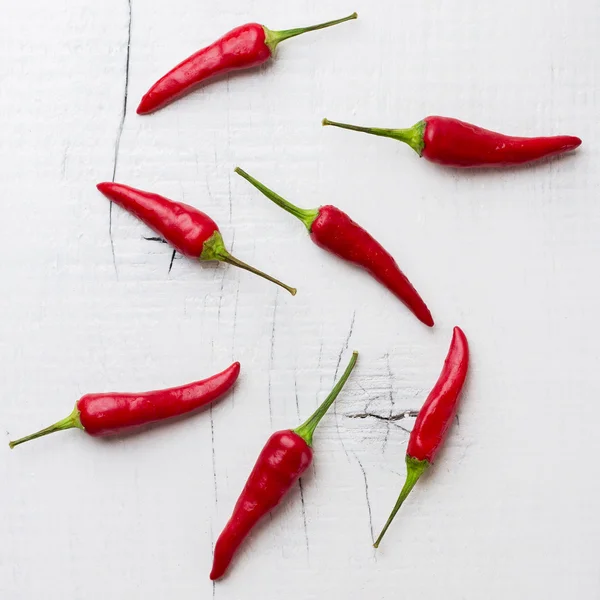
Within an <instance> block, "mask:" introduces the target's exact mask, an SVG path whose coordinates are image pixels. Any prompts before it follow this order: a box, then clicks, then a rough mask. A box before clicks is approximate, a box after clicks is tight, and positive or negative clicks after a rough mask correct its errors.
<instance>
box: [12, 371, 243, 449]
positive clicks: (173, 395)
mask: <svg viewBox="0 0 600 600" xmlns="http://www.w3.org/2000/svg"><path fill="white" fill-rule="evenodd" d="M239 374H240V363H239V362H235V363H233V364H232V365H231V366H230V367H228V368H227V369H225V370H224V371H222V372H221V373H217V374H216V375H213V376H212V377H209V378H207V379H203V380H201V381H194V382H192V383H188V384H186V385H182V386H178V387H173V388H168V389H164V390H155V391H152V392H141V393H138V394H131V393H128V394H121V393H114V392H109V393H102V394H86V395H85V396H82V397H81V398H80V399H79V400H78V401H77V403H76V404H75V409H74V410H73V412H72V413H71V414H70V415H69V416H68V417H66V418H65V419H63V420H62V421H58V422H57V423H55V424H54V425H51V426H50V427H46V429H42V430H41V431H38V432H37V433H34V434H32V435H28V436H26V437H24V438H21V439H19V440H16V441H14V442H10V447H11V448H14V447H15V446H17V445H19V444H22V443H23V442H27V441H29V440H32V439H35V438H38V437H42V436H44V435H48V434H50V433H54V432H56V431H63V430H65V429H72V428H77V429H82V430H83V431H85V433H87V434H89V435H92V436H105V435H111V434H117V433H122V432H124V431H128V430H130V429H133V428H135V427H140V426H142V425H148V424H150V423H155V422H158V421H164V420H166V419H171V418H173V417H177V416H181V415H185V414H187V413H191V412H193V411H196V410H198V409H200V408H202V407H204V406H208V405H209V404H211V403H212V402H214V401H215V400H217V399H218V398H220V397H221V396H223V395H224V394H225V393H226V392H228V391H229V390H230V389H231V387H232V386H233V384H234V383H235V382H236V380H237V378H238V376H239Z"/></svg>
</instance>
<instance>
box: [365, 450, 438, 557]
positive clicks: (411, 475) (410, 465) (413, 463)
mask: <svg viewBox="0 0 600 600" xmlns="http://www.w3.org/2000/svg"><path fill="white" fill-rule="evenodd" d="M429 464H430V463H429V461H426V460H417V459H416V458H413V457H412V456H408V455H406V481H405V483H404V487H403V488H402V491H401V492H400V495H399V496H398V500H397V501H396V504H395V506H394V509H393V510H392V513H391V514H390V516H389V518H388V520H387V522H386V524H385V525H384V527H383V529H382V530H381V533H380V534H379V537H378V538H377V540H375V543H374V544H373V547H374V548H379V544H380V543H381V540H382V539H383V536H384V535H385V532H386V531H387V530H388V528H389V526H390V525H391V524H392V521H393V520H394V517H395V516H396V513H397V512H398V511H399V510H400V507H401V506H402V504H403V503H404V501H405V500H406V498H407V497H408V495H409V494H410V492H411V491H412V489H413V488H414V487H415V484H416V483H417V481H419V479H420V477H421V475H423V473H424V472H425V471H426V470H427V467H428V466H429Z"/></svg>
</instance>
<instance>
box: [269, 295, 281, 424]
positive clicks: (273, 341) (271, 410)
mask: <svg viewBox="0 0 600 600" xmlns="http://www.w3.org/2000/svg"><path fill="white" fill-rule="evenodd" d="M278 299H279V290H275V302H274V303H273V325H272V327H271V353H270V356H269V393H268V398H269V421H270V423H271V427H273V403H272V402H273V401H272V395H271V384H272V377H271V373H272V371H273V360H274V354H275V323H276V322H277V301H278Z"/></svg>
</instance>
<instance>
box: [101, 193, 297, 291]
mask: <svg viewBox="0 0 600 600" xmlns="http://www.w3.org/2000/svg"><path fill="white" fill-rule="evenodd" d="M96 187H97V188H98V189H99V190H100V191H101V192H102V193H103V194H104V195H105V196H106V197H107V198H108V199H110V200H112V201H113V202H116V203H117V204H118V205H119V206H121V207H122V208H124V209H125V210H127V211H128V212H130V213H132V214H134V215H135V216H136V217H138V218H139V219H140V220H142V221H143V222H144V223H145V224H146V225H148V227H150V228H151V229H153V230H154V231H156V232H157V233H158V234H160V235H161V236H162V237H163V238H164V239H165V240H167V242H169V243H170V244H171V245H172V246H173V247H174V248H175V249H176V250H178V251H179V252H181V254H183V255H184V256H188V257H190V258H195V259H198V260H219V261H221V262H225V263H227V264H230V265H234V266H236V267H240V269H245V270H246V271H250V273H254V274H256V275H259V276H260V277H263V278H264V279H267V280H268V281H272V282H273V283H276V284H277V285H279V286H281V287H282V288H283V289H284V290H287V291H288V292H289V293H290V294H292V296H295V295H296V288H292V287H289V286H288V285H285V283H281V281H279V280H278V279H274V278H273V277H271V276H270V275H267V274H265V273H263V272H262V271H259V270H258V269H255V268H254V267H251V266H250V265H247V264H246V263H244V262H242V261H241V260H239V259H237V258H235V257H234V256H232V255H231V254H230V253H229V252H228V251H227V249H226V248H225V243H224V242H223V238H222V236H221V233H220V232H219V227H218V226H217V224H216V223H215V222H214V221H213V220H212V219H211V218H210V217H209V216H208V215H206V214H204V213H203V212H200V211H199V210H198V209H196V208H194V207H193V206H189V205H188V204H183V203H182V202H173V200H169V199H167V198H165V197H163V196H159V195H158V194H152V193H150V192H144V191H142V190H136V189H135V188H132V187H129V186H127V185H122V184H120V183H110V182H106V183H99V184H98V185H97V186H96Z"/></svg>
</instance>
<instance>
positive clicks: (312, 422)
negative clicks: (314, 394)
mask: <svg viewBox="0 0 600 600" xmlns="http://www.w3.org/2000/svg"><path fill="white" fill-rule="evenodd" d="M357 359H358V352H356V351H355V352H353V353H352V358H351V359H350V362H349V363H348V366H347V367H346V370H345V371H344V374H343V375H342V376H341V377H340V380H339V381H338V382H337V383H336V384H335V386H334V388H333V389H332V390H331V392H330V393H329V396H327V398H325V400H324V401H323V403H322V404H321V406H319V408H317V410H315V412H314V413H313V414H312V415H311V416H310V417H309V418H308V419H307V420H306V421H305V422H304V423H302V425H300V427H297V428H296V429H294V433H296V434H297V435H299V436H300V437H301V438H302V439H303V440H304V441H305V442H306V443H307V444H308V445H309V446H312V439H313V433H314V432H315V429H316V427H317V425H318V424H319V421H320V420H321V419H322V418H323V416H324V415H325V413H326V412H327V411H328V410H329V407H330V406H331V405H332V404H333V402H334V400H335V399H336V398H337V397H338V395H339V393H340V392H341V391H342V388H343V387H344V384H345V383H346V381H348V377H350V373H352V369H354V365H355V364H356V360H357Z"/></svg>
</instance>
